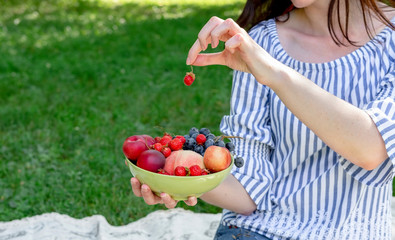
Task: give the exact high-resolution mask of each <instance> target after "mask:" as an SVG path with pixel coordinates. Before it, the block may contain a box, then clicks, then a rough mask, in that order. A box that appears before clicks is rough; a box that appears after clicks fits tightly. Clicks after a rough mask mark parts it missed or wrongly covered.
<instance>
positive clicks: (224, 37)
mask: <svg viewBox="0 0 395 240" xmlns="http://www.w3.org/2000/svg"><path fill="white" fill-rule="evenodd" d="M244 34H247V32H245V30H244V29H242V28H240V27H239V25H237V23H236V22H235V21H233V20H232V19H226V20H222V19H220V18H218V17H212V18H211V19H210V21H208V22H207V24H206V25H205V26H204V27H203V28H202V30H201V31H200V32H199V35H198V39H197V40H196V41H195V43H194V44H193V45H192V47H191V49H190V50H189V53H188V57H187V62H186V63H187V65H195V66H206V65H215V64H219V65H226V61H225V59H224V57H225V54H226V53H224V52H220V53H213V54H200V52H201V51H204V50H205V49H206V48H207V45H208V44H210V43H211V46H212V47H213V48H215V47H217V46H218V44H219V42H220V41H223V42H225V46H227V45H228V50H230V52H231V53H234V50H235V49H236V48H237V47H238V46H240V44H241V41H240V39H239V37H241V36H243V35H244ZM237 35H240V36H238V37H236V39H233V40H232V41H231V42H230V43H229V44H228V41H229V40H231V39H232V38H233V37H234V36H237ZM236 40H237V41H236Z"/></svg>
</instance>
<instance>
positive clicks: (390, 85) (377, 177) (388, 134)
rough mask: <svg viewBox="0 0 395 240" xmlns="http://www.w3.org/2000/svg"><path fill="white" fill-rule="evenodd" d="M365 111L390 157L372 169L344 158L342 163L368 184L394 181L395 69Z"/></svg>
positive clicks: (388, 75)
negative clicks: (374, 125)
mask: <svg viewBox="0 0 395 240" xmlns="http://www.w3.org/2000/svg"><path fill="white" fill-rule="evenodd" d="M365 111H366V112H367V113H368V114H369V116H370V117H371V118H372V120H373V122H374V123H375V124H376V127H377V129H378V131H379V132H380V134H381V136H382V138H383V140H384V143H385V147H386V149H387V154H388V156H389V157H388V159H386V160H385V161H384V162H383V163H382V164H381V165H380V166H378V167H377V168H376V169H373V170H371V171H367V170H365V169H363V168H361V167H358V166H356V165H354V164H352V163H351V162H349V161H348V160H346V159H342V160H341V161H340V163H341V164H342V165H343V167H344V168H345V170H346V171H347V172H348V173H350V174H351V175H352V176H353V177H354V178H356V179H357V180H358V181H360V182H362V183H365V184H367V185H373V186H382V185H383V184H386V183H388V182H389V181H392V179H393V177H394V174H395V71H393V72H391V73H389V74H387V75H386V76H385V78H384V79H383V80H382V84H381V86H380V88H379V91H378V94H377V96H376V98H375V100H374V101H371V102H369V103H368V104H367V106H366V107H365Z"/></svg>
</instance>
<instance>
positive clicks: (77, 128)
mask: <svg viewBox="0 0 395 240" xmlns="http://www.w3.org/2000/svg"><path fill="white" fill-rule="evenodd" d="M243 2H244V1H243V0H227V1H225V0H215V1H209V0H179V1H177V0H168V1H160V0H158V1H154V0H151V1H148V0H128V1H127V0H125V1H121V0H119V1H116V0H58V1H39V0H26V1H1V7H0V55H1V57H0V221H9V220H13V219H18V218H23V217H27V216H33V215H37V214H42V213H46V212H59V213H62V214H68V215H70V216H72V217H75V218H82V217H85V216H90V215H93V214H101V215H104V216H105V217H106V218H107V220H108V221H109V223H110V224H113V225H122V224H126V223H129V222H130V221H134V220H137V219H139V218H141V217H144V216H146V215H147V214H148V213H149V212H151V211H154V210H157V209H165V208H164V207H163V206H161V205H158V206H148V205H146V204H145V203H144V201H143V200H142V199H140V198H137V197H134V195H133V193H132V190H131V187H130V183H129V180H130V177H131V173H130V172H129V170H128V168H127V167H126V166H125V164H124V158H123V154H122V143H123V141H124V139H125V138H126V137H128V136H131V135H134V134H149V135H152V136H157V135H161V134H163V132H164V131H167V132H171V133H175V134H185V133H187V131H188V130H189V129H190V128H191V127H198V128H201V127H207V128H210V129H211V130H212V131H213V132H214V133H217V134H219V129H218V127H219V123H220V121H221V118H222V116H223V115H224V114H227V113H228V111H229V96H230V90H231V73H232V72H231V70H230V69H228V68H226V67H223V66H211V67H195V68H194V72H195V74H196V76H197V79H196V81H195V82H194V84H193V85H192V86H190V87H187V86H185V85H184V84H183V77H184V75H185V72H187V71H190V67H188V66H186V65H185V60H186V56H187V52H188V50H189V48H190V46H191V45H192V44H193V42H194V41H195V40H196V37H197V34H198V32H199V30H200V28H201V27H202V26H203V25H204V24H205V23H206V22H207V20H208V19H209V18H210V17H211V16H213V15H216V16H219V17H221V18H228V17H231V18H234V19H235V18H236V17H237V16H238V14H239V13H240V11H241V8H242V6H243ZM221 48H223V45H222V46H220V49H221ZM178 206H180V207H184V208H186V209H190V210H192V211H196V212H211V213H217V212H220V211H221V209H219V208H216V207H213V206H210V205H208V204H205V203H204V202H201V201H200V202H199V203H198V205H197V206H195V207H193V208H191V207H188V206H186V205H185V204H184V203H179V205H178Z"/></svg>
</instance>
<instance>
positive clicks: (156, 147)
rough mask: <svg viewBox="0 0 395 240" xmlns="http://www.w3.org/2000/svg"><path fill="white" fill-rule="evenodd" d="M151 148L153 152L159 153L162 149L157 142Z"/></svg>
mask: <svg viewBox="0 0 395 240" xmlns="http://www.w3.org/2000/svg"><path fill="white" fill-rule="evenodd" d="M153 148H154V149H155V150H157V151H159V152H161V151H162V149H163V145H162V144H160V143H158V142H157V143H155V144H154V145H153Z"/></svg>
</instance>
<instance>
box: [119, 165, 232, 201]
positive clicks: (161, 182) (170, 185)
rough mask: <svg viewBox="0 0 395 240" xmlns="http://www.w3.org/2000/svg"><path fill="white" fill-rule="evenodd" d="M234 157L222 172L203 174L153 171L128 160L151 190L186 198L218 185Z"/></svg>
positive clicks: (230, 167)
mask: <svg viewBox="0 0 395 240" xmlns="http://www.w3.org/2000/svg"><path fill="white" fill-rule="evenodd" d="M233 162H234V160H233V158H232V162H231V164H230V166H229V167H228V168H227V169H225V170H223V171H220V172H217V173H211V174H208V175H202V176H185V177H180V176H171V175H162V174H158V173H153V172H150V171H147V170H144V169H142V168H139V167H137V166H136V165H135V164H133V163H131V162H130V161H129V160H127V163H128V165H129V169H130V171H131V172H132V174H133V176H135V177H136V178H137V179H138V180H139V181H140V182H141V183H145V184H147V185H148V186H150V188H151V190H152V191H153V192H154V193H155V194H156V195H159V194H160V193H162V192H165V193H167V194H169V195H170V196H171V197H172V198H173V199H175V200H186V199H188V197H190V196H195V197H200V196H201V195H202V194H203V193H205V192H208V191H210V190H212V189H214V188H215V187H216V186H218V185H219V184H220V183H221V182H222V181H223V180H224V179H225V178H226V177H227V176H228V175H229V173H230V170H231V169H232V167H233Z"/></svg>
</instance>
